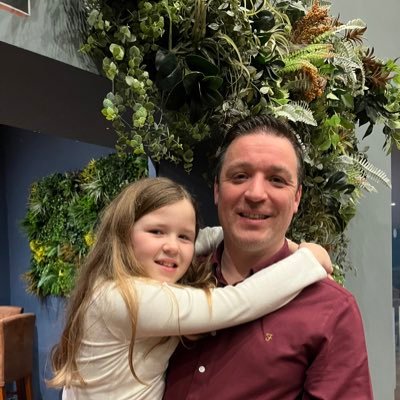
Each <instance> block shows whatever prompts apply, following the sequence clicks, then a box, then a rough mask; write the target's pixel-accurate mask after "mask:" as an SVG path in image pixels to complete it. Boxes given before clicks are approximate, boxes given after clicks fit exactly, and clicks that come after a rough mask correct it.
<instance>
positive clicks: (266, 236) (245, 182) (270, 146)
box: [214, 132, 301, 257]
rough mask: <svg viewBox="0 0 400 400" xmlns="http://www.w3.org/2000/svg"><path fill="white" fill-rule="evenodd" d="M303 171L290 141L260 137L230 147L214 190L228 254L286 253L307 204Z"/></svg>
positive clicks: (238, 141) (247, 137) (260, 135)
mask: <svg viewBox="0 0 400 400" xmlns="http://www.w3.org/2000/svg"><path fill="white" fill-rule="evenodd" d="M297 168H298V162H297V158H296V153H295V151H294V149H293V146H292V144H291V143H290V142H289V140H287V139H286V138H282V137H277V136H274V135H272V134H264V133H258V132H256V133H254V134H248V135H246V136H242V137H239V138H237V139H235V140H234V141H233V142H232V143H231V144H230V146H229V147H228V149H227V152H226V154H225V159H224V162H223V164H222V168H221V172H220V176H219V182H216V183H215V185H214V199H215V204H216V205H217V206H218V216H219V221H220V224H221V225H222V227H223V230H224V239H225V246H226V248H230V249H232V250H233V249H235V251H238V250H239V251H242V252H245V253H253V254H254V253H260V255H263V256H264V257H265V256H267V255H270V256H272V255H273V254H275V253H276V252H277V251H278V250H279V249H280V248H281V246H282V245H283V243H284V238H285V234H286V231H287V229H288V227H289V225H290V222H291V220H292V218H293V215H294V214H295V213H296V212H297V209H298V206H299V202H300V198H301V187H298V181H297ZM229 246H230V247H229Z"/></svg>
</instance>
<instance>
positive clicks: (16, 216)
mask: <svg viewBox="0 0 400 400" xmlns="http://www.w3.org/2000/svg"><path fill="white" fill-rule="evenodd" d="M0 138H1V143H2V148H0V150H2V154H0V155H1V158H0V165H1V167H2V168H1V169H0V222H1V225H0V237H1V239H2V240H0V243H1V248H0V272H1V281H0V291H1V292H3V290H4V293H5V296H6V300H7V299H8V300H9V303H10V304H14V305H19V306H23V307H24V309H25V311H26V312H33V313H35V314H36V318H37V321H36V338H35V359H34V366H35V371H34V376H33V386H34V399H35V400H41V399H43V400H53V399H54V400H55V399H59V398H60V395H59V393H58V391H55V390H50V389H47V388H46V386H45V383H44V377H45V376H47V377H48V376H49V372H50V364H49V361H48V354H49V350H50V349H51V348H52V346H53V345H54V343H55V342H56V341H57V340H58V337H59V334H60V330H61V327H62V324H63V308H64V307H63V306H64V304H63V301H62V300H60V299H59V298H50V299H48V300H46V301H45V302H40V301H39V300H38V299H37V298H36V297H35V296H32V295H30V294H27V293H26V292H25V285H24V282H23V281H22V279H21V275H22V274H23V273H24V272H25V271H26V270H27V269H28V268H29V259H30V253H29V246H28V241H27V238H26V237H25V235H24V234H23V232H22V230H21V228H20V221H21V220H22V219H23V217H24V215H25V212H26V203H27V198H28V193H29V188H30V185H31V184H32V182H34V181H36V180H38V179H40V178H42V177H44V176H47V175H49V174H52V173H54V172H66V171H70V170H78V169H82V168H83V167H84V166H85V165H86V164H87V163H88V162H89V161H90V160H91V159H92V158H98V157H100V156H102V155H105V154H108V153H111V152H112V151H113V149H111V148H106V147H101V146H96V145H91V144H86V143H82V142H78V141H73V140H69V139H63V138H58V137H55V136H50V135H44V134H39V133H34V132H29V131H22V130H19V129H14V128H9V127H2V128H1V131H0ZM5 210H7V212H5ZM3 222H5V223H3ZM6 229H7V235H5V233H4V232H5V230H6ZM3 236H7V237H8V251H7V237H6V238H5V240H3V239H4V237H3ZM7 261H8V265H9V268H8V270H7V269H4V265H3V263H5V264H6V262H7ZM3 272H4V274H3ZM3 276H5V277H6V280H8V282H9V295H8V292H7V284H4V282H3ZM0 299H1V295H0ZM6 300H5V301H6Z"/></svg>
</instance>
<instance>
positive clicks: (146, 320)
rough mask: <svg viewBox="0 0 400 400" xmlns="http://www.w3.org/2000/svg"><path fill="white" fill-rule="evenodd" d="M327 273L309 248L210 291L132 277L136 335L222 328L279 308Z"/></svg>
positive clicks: (155, 334)
mask: <svg viewBox="0 0 400 400" xmlns="http://www.w3.org/2000/svg"><path fill="white" fill-rule="evenodd" d="M326 276H327V274H326V272H325V270H324V269H323V268H322V266H321V265H320V264H319V263H318V262H317V260H316V259H315V257H314V256H313V254H312V253H311V251H310V250H308V249H300V250H298V251H296V252H295V253H294V254H293V255H291V256H290V257H288V258H285V259H284V260H281V261H279V262H278V263H276V264H273V265H271V266H270V267H268V268H265V269H263V270H261V271H259V272H257V273H256V274H254V275H252V276H251V277H249V278H247V279H246V280H244V281H243V282H241V283H239V284H238V285H236V286H226V287H223V288H215V289H212V290H211V295H210V296H209V297H208V296H207V294H206V292H205V291H204V290H202V289H195V288H190V287H183V286H174V285H169V284H166V283H163V284H156V283H148V282H147V281H143V280H135V282H134V284H135V287H136V290H137V295H138V300H139V307H138V323H137V330H136V337H137V338H140V337H149V336H174V335H190V334H194V333H202V332H207V331H210V330H216V329H222V328H226V327H229V326H232V325H238V324H242V323H244V322H247V321H250V320H253V319H256V318H259V317H261V316H263V315H265V314H268V313H270V312H272V311H275V310H277V309H278V308H280V307H282V306H283V305H285V304H286V303H288V302H289V301H290V300H292V299H293V298H294V297H295V296H297V294H298V293H299V292H300V291H301V290H302V289H303V288H304V287H306V286H308V285H310V284H311V283H314V282H316V281H317V280H320V279H322V278H325V277H326Z"/></svg>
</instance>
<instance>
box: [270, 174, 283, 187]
mask: <svg viewBox="0 0 400 400" xmlns="http://www.w3.org/2000/svg"><path fill="white" fill-rule="evenodd" d="M270 181H271V182H272V183H275V184H277V185H284V184H285V183H286V181H285V180H284V179H283V178H281V177H280V176H273V177H271V178H270Z"/></svg>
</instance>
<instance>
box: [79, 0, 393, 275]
mask: <svg viewBox="0 0 400 400" xmlns="http://www.w3.org/2000/svg"><path fill="white" fill-rule="evenodd" d="M329 6H330V2H329V1H322V0H321V1H318V0H315V1H311V0H298V1H285V0H246V1H244V0H229V1H228V0H209V1H205V0H159V1H143V0H142V1H140V0H139V1H133V2H125V1H118V0H112V1H111V0H87V1H86V3H85V7H86V10H87V16H88V18H87V22H88V29H87V37H86V41H85V43H84V44H83V46H82V49H81V50H82V51H84V52H86V53H88V54H91V55H92V56H93V59H94V60H95V61H96V62H97V63H98V65H99V67H100V69H101V71H102V73H103V74H104V75H105V76H107V77H108V78H109V79H110V80H111V81H112V84H113V86H112V91H111V92H110V93H108V94H106V96H105V100H104V103H103V108H102V113H103V115H104V116H105V117H106V118H107V119H108V120H109V121H111V122H112V124H113V126H114V129H115V131H116V132H117V134H118V137H119V141H118V145H117V150H118V151H119V152H125V151H127V150H129V149H131V150H132V151H133V152H134V153H135V154H142V153H147V154H148V155H149V156H150V157H151V158H152V159H153V160H154V161H156V162H158V161H160V160H169V161H172V162H176V163H178V162H179V163H182V164H183V166H184V168H185V169H186V170H187V171H190V169H191V168H192V165H193V159H194V157H196V151H197V149H198V148H199V145H200V144H201V149H202V151H204V149H206V151H207V152H208V155H207V156H208V158H209V159H210V160H212V159H213V155H214V154H215V152H216V149H217V148H218V147H219V145H220V144H221V142H222V140H223V136H224V132H225V131H226V130H227V129H228V128H229V127H230V126H231V125H232V124H233V123H235V122H236V121H237V120H239V119H241V118H243V117H246V116H249V115H255V114H264V113H268V114H273V115H275V116H282V117H285V118H287V119H288V120H289V121H291V123H293V125H294V126H295V128H296V130H297V132H298V134H299V137H300V139H301V141H302V142H303V144H304V147H305V150H306V154H307V156H306V168H307V176H306V180H305V183H304V197H303V201H302V208H301V210H300V212H299V213H298V216H297V217H296V219H295V221H294V224H293V227H292V230H291V235H292V237H293V238H294V239H295V240H303V239H305V240H316V241H317V242H319V243H322V244H324V245H325V246H326V247H327V248H329V249H330V250H331V253H332V257H333V258H334V260H335V261H336V263H337V265H338V267H339V269H338V271H339V270H343V269H344V268H345V265H346V237H345V228H346V226H347V225H348V222H349V221H350V220H351V218H352V217H353V216H354V215H355V213H356V206H357V201H358V199H359V198H360V196H361V195H362V194H363V193H364V192H365V190H367V191H370V190H373V186H372V184H371V180H370V179H371V178H372V177H375V178H377V179H378V181H380V182H382V183H384V184H386V185H388V186H390V182H389V180H388V179H387V177H386V175H385V174H384V173H383V172H381V171H377V170H376V169H374V168H368V167H367V165H369V164H367V163H368V160H367V155H366V154H365V152H364V151H363V150H362V149H360V148H359V142H358V139H357V137H356V128H357V127H359V126H363V127H365V136H368V135H370V134H371V133H372V132H373V131H375V132H379V133H380V134H383V135H382V145H383V148H384V149H385V150H386V151H387V152H389V151H390V149H391V148H392V146H393V145H397V147H398V148H400V90H399V84H400V67H399V66H398V65H397V64H396V62H395V61H393V60H387V61H382V60H380V59H378V58H377V57H375V55H374V54H373V49H371V48H368V47H366V46H365V45H364V33H365V31H366V25H365V23H364V22H363V21H361V20H360V19H355V20H352V21H349V22H345V23H343V22H341V21H339V19H338V18H334V17H332V16H331V15H330V10H329ZM377 126H379V127H380V128H379V129H378V128H376V129H374V127H377ZM369 166H370V165H369ZM372 167H373V166H372Z"/></svg>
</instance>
